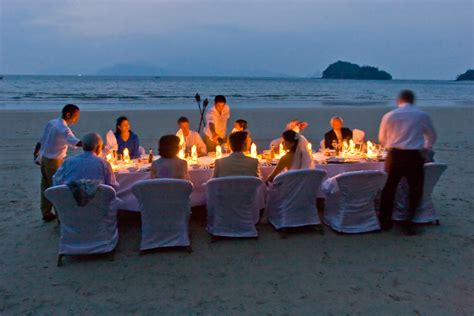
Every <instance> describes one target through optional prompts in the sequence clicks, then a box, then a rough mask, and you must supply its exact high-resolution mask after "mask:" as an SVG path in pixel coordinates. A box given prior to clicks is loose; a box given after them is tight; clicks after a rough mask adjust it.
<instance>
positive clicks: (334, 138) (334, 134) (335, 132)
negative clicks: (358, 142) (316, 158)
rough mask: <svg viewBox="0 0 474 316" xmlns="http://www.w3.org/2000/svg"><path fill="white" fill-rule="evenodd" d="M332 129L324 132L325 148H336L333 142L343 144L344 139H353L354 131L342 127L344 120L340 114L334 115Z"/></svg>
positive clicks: (331, 122)
mask: <svg viewBox="0 0 474 316" xmlns="http://www.w3.org/2000/svg"><path fill="white" fill-rule="evenodd" d="M330 124H331V127H332V129H331V130H330V131H329V132H327V133H326V134H324V148H326V149H335V148H334V146H333V143H334V142H336V143H338V144H342V143H343V142H344V141H347V142H348V143H349V141H350V140H351V139H352V131H351V130H350V129H349V128H347V127H342V126H343V124H344V120H343V119H342V117H340V116H333V117H332V118H331V121H330Z"/></svg>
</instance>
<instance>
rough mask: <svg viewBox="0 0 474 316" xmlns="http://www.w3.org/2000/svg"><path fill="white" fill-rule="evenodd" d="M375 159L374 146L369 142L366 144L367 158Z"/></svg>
mask: <svg viewBox="0 0 474 316" xmlns="http://www.w3.org/2000/svg"><path fill="white" fill-rule="evenodd" d="M376 157H377V153H376V152H375V146H374V144H372V142H371V141H370V140H369V141H368V142H367V158H376Z"/></svg>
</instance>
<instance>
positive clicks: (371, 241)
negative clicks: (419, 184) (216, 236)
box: [0, 104, 474, 315]
mask: <svg viewBox="0 0 474 316" xmlns="http://www.w3.org/2000/svg"><path fill="white" fill-rule="evenodd" d="M78 105H79V106H80V104H78ZM473 109H474V108H472V107H470V108H463V107H456V108H454V107H452V108H447V107H430V108H427V109H426V110H427V111H428V112H429V113H430V114H431V115H432V118H433V121H434V124H435V127H436V129H437V132H438V142H437V143H436V145H435V151H436V156H435V160H437V161H440V162H444V163H447V164H448V170H447V171H446V173H445V174H444V175H443V177H442V178H441V180H440V182H439V183H438V186H437V187H436V189H435V191H434V193H433V199H434V203H435V206H436V208H437V210H438V213H439V217H440V221H441V225H440V226H425V227H423V228H422V231H423V233H422V234H421V235H420V236H415V237H406V236H404V235H402V234H401V232H400V231H399V230H398V229H394V230H392V231H390V232H385V233H370V234H361V235H338V234H336V233H334V232H332V231H331V230H330V229H328V228H327V227H325V235H324V236H321V235H319V234H315V233H314V232H306V233H298V234H292V235H290V236H289V237H288V238H287V239H281V238H280V236H279V235H278V233H276V232H275V231H274V230H273V228H272V227H271V226H269V225H263V226H262V225H260V226H259V227H258V230H259V239H258V240H230V241H227V240H226V241H221V242H217V243H210V237H209V235H208V234H207V233H206V232H205V223H204V222H203V221H202V217H198V218H194V219H193V220H192V223H191V226H190V230H191V234H192V244H193V249H194V252H193V253H191V254H187V253H186V252H174V251H173V252H160V253H154V254H149V255H146V256H139V255H138V247H139V241H140V225H139V223H137V221H136V220H135V221H133V220H129V221H122V222H121V223H120V227H119V234H120V241H119V245H118V249H117V251H116V253H115V255H114V256H113V257H103V256H102V257H98V258H87V259H78V258H66V260H65V264H64V266H63V267H60V268H58V267H56V254H57V247H58V227H57V224H55V223H48V224H45V223H43V222H42V220H41V215H40V211H39V182H40V170H39V167H38V166H36V165H35V164H33V159H32V158H33V156H32V151H33V147H34V145H35V143H36V141H37V139H38V137H39V135H40V133H41V131H42V129H43V128H44V126H45V124H46V123H47V121H48V120H49V119H51V118H54V117H56V116H58V115H59V109H58V113H55V112H32V111H1V112H0V157H1V159H0V164H1V168H0V178H1V185H0V195H1V199H0V245H1V246H0V314H2V315H24V314H27V315H29V314H31V315H51V314H54V315H66V314H67V315H80V314H96V315H98V314H100V315H109V314H116V315H118V314H145V315H148V314H149V315H157V314H160V315H222V314H224V313H225V314H228V315H236V314H249V315H262V314H265V315H315V314H323V315H341V314H344V315H346V314H364V315H375V314H379V315H380V314H384V315H472V314H474V269H473V268H474V265H473V262H474V251H473V249H474V248H473V247H474V207H473V201H474V193H473V192H474V191H473V189H472V184H473V175H474V171H473V167H472V157H473V156H474V142H473V138H472V137H473V133H474V127H473V122H474V110H473ZM388 110H390V108H387V107H383V108H382V107H351V108H342V107H340V108H339V107H331V108H329V107H328V108H315V109H308V108H306V109H271V110H270V109H267V110H264V109H260V110H250V109H245V110H243V109H242V110H233V111H232V113H231V114H232V116H231V120H232V121H233V120H235V119H238V118H244V119H246V120H247V121H248V123H249V130H250V131H251V132H252V136H253V138H254V139H255V141H256V143H257V145H258V148H259V150H263V149H266V147H267V146H268V144H269V141H270V140H271V139H273V138H276V137H278V136H279V134H280V133H281V132H282V130H283V128H284V126H285V123H286V122H287V121H288V120H289V119H292V118H299V119H300V120H306V121H308V122H309V124H310V125H309V127H308V128H307V130H306V131H305V135H306V136H307V138H308V139H309V140H310V141H311V142H313V143H314V144H317V143H319V141H320V140H321V138H322V136H323V133H324V132H325V131H327V130H328V129H329V123H328V122H329V118H330V117H331V116H333V115H341V116H343V117H344V119H345V125H346V126H348V127H351V128H359V129H362V130H365V131H366V133H367V136H368V138H369V139H372V140H376V136H377V131H378V127H379V121H380V118H381V117H382V115H383V114H384V113H385V112H387V111H388ZM122 114H125V115H127V116H128V117H129V119H130V123H131V125H132V129H133V131H134V132H135V133H137V134H138V135H139V137H140V140H141V142H142V144H143V145H144V146H145V147H146V148H149V147H152V148H153V150H154V151H155V152H156V147H157V139H158V137H159V136H161V135H164V134H167V133H174V132H175V131H176V123H175V122H176V119H177V118H178V117H179V116H181V115H186V116H188V117H189V118H190V119H191V121H192V122H194V124H193V125H194V126H193V127H196V125H197V124H196V122H198V111H197V110H184V111H183V110H179V111H178V110H166V111H165V110H161V111H160V110H149V111H126V112H124V111H117V112H115V111H113V112H112V111H110V112H106V111H104V112H100V111H97V112H85V111H84V112H83V113H82V114H81V117H80V119H79V122H78V124H77V125H75V126H73V127H72V129H73V131H74V132H75V133H76V135H77V136H82V135H83V134H84V133H85V132H88V131H97V132H100V133H101V134H102V135H104V134H105V132H107V130H108V129H111V128H113V127H114V122H115V119H116V118H117V117H118V116H119V115H122ZM75 152H77V153H78V152H80V150H77V151H74V150H72V151H71V152H70V154H74V153H75ZM382 311H383V312H382Z"/></svg>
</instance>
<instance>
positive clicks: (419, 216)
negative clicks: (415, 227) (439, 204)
mask: <svg viewBox="0 0 474 316" xmlns="http://www.w3.org/2000/svg"><path fill="white" fill-rule="evenodd" d="M447 168H448V166H447V165H446V164H444V163H439V162H430V163H427V164H425V166H424V170H425V183H424V185H423V197H422V199H421V202H420V205H419V206H418V208H417V209H416V213H415V217H414V218H413V219H412V221H413V222H416V223H429V222H432V221H435V220H437V219H438V215H437V214H436V210H435V208H434V206H433V200H432V198H431V194H432V193H433V189H434V187H435V186H436V183H438V180H439V178H441V175H442V174H443V173H444V172H445V171H446V169H447ZM407 211H408V183H407V181H406V179H404V178H403V179H402V181H400V184H399V186H398V189H397V194H396V196H395V203H394V207H393V215H392V218H393V219H394V220H397V221H403V220H406V219H408V213H407Z"/></svg>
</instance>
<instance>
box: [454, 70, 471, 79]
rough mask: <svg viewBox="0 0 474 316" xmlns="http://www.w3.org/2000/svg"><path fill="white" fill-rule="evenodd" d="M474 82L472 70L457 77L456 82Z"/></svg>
mask: <svg viewBox="0 0 474 316" xmlns="http://www.w3.org/2000/svg"><path fill="white" fill-rule="evenodd" d="M467 80H474V69H469V70H467V71H466V72H465V73H463V74H462V75H458V76H457V78H456V81H467Z"/></svg>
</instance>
